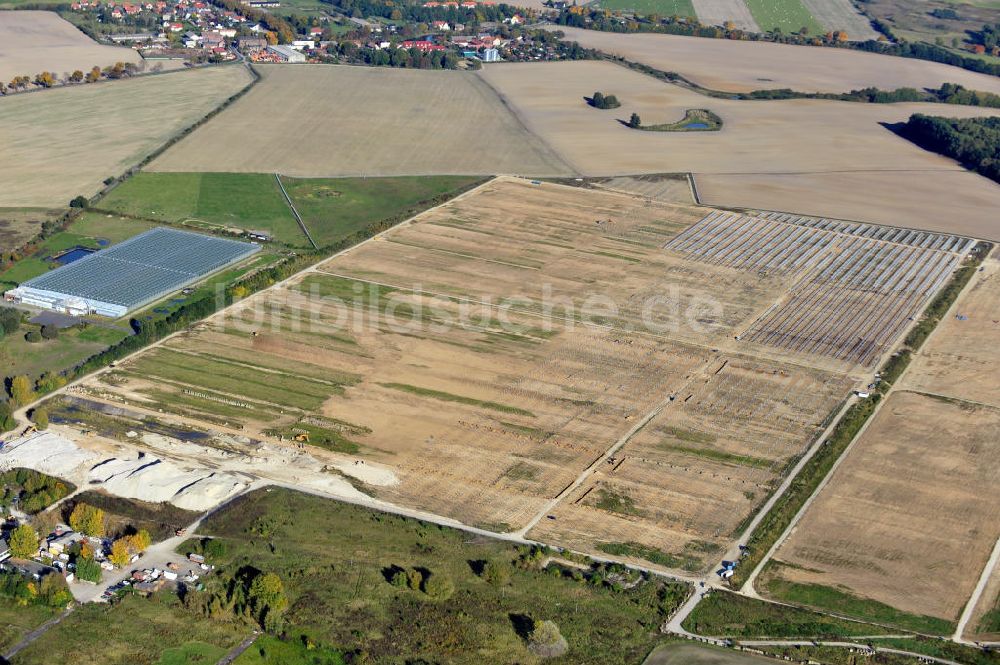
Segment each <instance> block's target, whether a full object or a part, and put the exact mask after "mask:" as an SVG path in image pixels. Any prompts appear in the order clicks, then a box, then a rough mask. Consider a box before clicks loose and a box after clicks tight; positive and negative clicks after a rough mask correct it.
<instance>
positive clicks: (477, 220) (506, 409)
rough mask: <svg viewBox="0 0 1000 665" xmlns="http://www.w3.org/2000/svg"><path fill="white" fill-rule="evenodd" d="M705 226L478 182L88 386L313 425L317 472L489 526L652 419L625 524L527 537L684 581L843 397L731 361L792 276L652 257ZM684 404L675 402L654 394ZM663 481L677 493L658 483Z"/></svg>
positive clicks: (247, 423)
mask: <svg viewBox="0 0 1000 665" xmlns="http://www.w3.org/2000/svg"><path fill="white" fill-rule="evenodd" d="M704 212H705V210H704V209H698V208H691V207H689V206H683V205H673V204H667V203H660V202H656V201H653V200H651V199H648V198H646V197H643V196H635V195H626V194H621V193H613V192H607V191H601V190H597V189H586V188H582V187H580V188H578V187H568V186H561V185H552V184H540V185H532V184H531V183H530V182H528V181H524V180H516V179H504V178H501V179H498V180H494V181H493V182H491V183H489V184H487V185H484V186H483V187H481V188H479V189H477V190H475V191H474V192H472V193H470V194H468V195H464V196H462V197H459V198H458V199H456V200H454V201H452V202H449V203H447V204H445V205H444V206H441V207H439V208H437V209H434V210H432V211H429V212H427V213H424V214H423V215H421V216H419V217H417V218H416V220H415V221H414V222H412V223H409V224H406V225H403V226H401V227H398V228H397V229H394V230H393V231H392V232H390V233H389V234H387V235H386V236H383V237H381V238H380V239H378V240H375V241H372V242H369V243H366V244H365V245H363V246H361V247H358V248H356V249H353V250H351V251H349V252H347V253H346V254H343V255H341V256H338V257H336V258H334V259H332V260H330V261H328V262H326V263H324V264H321V265H320V266H318V267H317V268H316V269H314V270H312V271H310V272H309V273H307V274H305V275H303V276H302V277H301V278H300V279H298V280H297V281H295V282H293V283H292V284H290V285H286V286H285V287H282V288H281V289H272V290H269V291H266V292H262V293H260V294H258V295H256V296H252V297H250V298H248V299H247V300H246V301H245V302H244V304H243V306H241V307H240V308H239V310H240V311H239V313H236V314H233V315H231V316H229V317H225V318H223V317H214V318H212V319H210V320H208V321H207V322H205V323H204V324H201V325H200V326H199V327H198V329H197V330H196V331H195V332H192V333H190V334H187V335H183V336H178V337H176V338H174V339H172V340H170V341H169V342H167V343H166V344H165V345H164V346H162V347H161V348H158V349H155V350H152V351H149V352H146V353H143V354H140V355H139V356H137V357H136V358H134V359H131V360H129V361H128V362H125V363H122V364H121V365H119V366H118V367H117V368H115V370H114V371H113V372H111V373H109V374H105V375H103V376H102V377H99V378H95V379H91V380H90V381H88V382H87V384H86V388H85V390H86V392H87V393H88V394H89V396H90V398H93V399H98V400H103V401H108V402H111V403H121V402H123V401H124V402H126V403H128V405H129V407H130V408H132V409H142V408H145V409H146V410H147V411H148V412H150V413H160V410H162V412H163V413H162V414H161V415H162V416H163V417H180V418H182V419H183V420H184V421H185V422H192V423H196V424H198V426H200V427H203V428H207V429H210V430H214V431H223V432H239V433H240V434H242V435H246V436H251V437H258V438H261V439H263V440H271V439H273V438H274V437H276V436H283V437H285V438H286V439H287V438H289V437H292V436H293V435H295V434H296V433H309V435H310V437H311V440H310V443H311V444H313V447H317V448H326V449H327V450H329V451H330V453H336V454H337V455H335V456H331V457H330V459H331V461H333V460H339V461H340V463H343V462H344V459H345V457H344V455H348V456H349V457H347V458H346V459H347V460H353V459H359V458H360V459H365V460H369V461H371V462H372V463H376V462H377V463H379V464H382V465H385V466H387V467H388V468H389V469H391V471H392V473H393V475H394V476H395V477H397V478H399V483H398V484H396V485H392V486H380V487H378V488H377V490H376V493H377V496H378V498H380V499H384V500H388V501H392V502H395V503H398V504H402V505H406V506H411V507H415V508H420V509H424V510H429V511H433V512H435V513H438V514H441V515H446V516H450V517H453V518H456V519H459V520H462V521H464V522H466V523H469V524H477V525H481V526H485V527H488V528H492V529H497V530H502V531H506V530H516V529H517V528H519V527H521V526H523V525H525V524H526V523H527V522H529V520H531V519H532V518H534V517H535V516H536V515H537V514H538V513H539V511H540V510H542V508H543V507H544V506H545V505H546V503H547V502H548V500H550V499H551V498H553V497H555V496H557V495H558V494H559V493H560V492H561V491H562V490H563V489H564V488H565V487H567V486H568V485H569V484H570V483H571V482H573V481H574V479H575V478H576V477H577V475H578V474H580V473H581V472H582V471H583V470H584V469H586V468H587V467H588V466H589V465H590V464H591V463H592V462H593V461H594V459H596V458H597V457H599V456H600V455H602V454H603V453H604V452H605V451H606V450H607V449H608V448H609V447H610V446H611V445H612V444H613V443H614V442H616V441H618V440H619V439H621V438H622V437H623V436H626V435H628V434H629V433H630V432H631V430H633V429H635V427H636V426H637V424H639V423H643V422H645V419H650V420H652V422H651V424H650V427H653V428H654V429H653V430H651V431H650V432H649V434H648V436H647V435H646V434H645V433H644V434H643V436H644V437H645V438H644V439H637V440H636V441H637V442H636V444H635V448H634V450H633V449H632V448H631V446H632V444H631V443H629V444H628V446H626V449H625V450H626V464H625V466H624V467H621V468H619V469H618V470H617V471H616V472H615V473H616V474H617V475H614V477H613V478H611V480H608V479H606V478H605V475H606V473H603V472H602V473H601V474H599V475H598V476H596V477H595V478H594V480H595V481H596V482H598V483H602V484H606V483H609V482H613V483H619V482H621V483H627V484H628V486H629V488H630V490H629V491H630V492H632V493H634V496H632V495H630V496H631V498H634V501H635V504H636V505H638V506H642V511H643V512H642V514H627V515H624V516H622V515H620V514H617V515H616V514H615V513H614V512H613V511H612V512H607V511H606V508H607V504H606V502H602V503H601V504H600V505H594V506H591V505H590V504H586V503H585V504H584V507H585V508H586V509H587V511H584V510H582V509H575V508H574V507H569V508H567V509H566V510H567V512H566V513H565V514H563V513H562V512H559V513H557V514H558V515H563V516H562V517H559V519H558V520H556V521H553V520H542V521H543V524H541V525H540V526H539V529H538V530H537V531H538V532H539V533H542V534H547V535H552V536H553V537H554V538H555V539H556V540H557V541H558V542H565V543H568V544H572V545H575V546H579V547H581V548H586V549H591V550H593V549H594V548H596V547H598V546H599V545H600V544H601V543H607V542H612V543H616V542H622V543H628V542H632V541H635V542H640V543H643V544H644V545H645V546H647V547H649V548H651V550H650V552H653V551H655V552H660V555H653V554H650V552H640V553H639V554H638V555H635V556H634V557H633V558H635V559H636V560H638V559H639V558H645V559H647V560H648V558H649V557H650V556H653V558H654V559H656V560H657V561H659V565H661V566H664V567H669V568H686V569H688V570H693V569H700V568H703V567H704V566H706V565H707V564H708V562H709V561H710V560H711V558H712V557H713V556H714V552H715V551H716V550H717V549H719V548H720V547H721V546H722V544H723V543H725V542H726V541H727V539H728V538H729V537H730V535H731V531H732V528H733V526H734V525H735V524H736V523H738V522H740V521H741V520H742V519H743V518H745V517H746V515H747V514H748V513H749V512H750V510H752V508H753V506H754V505H756V503H757V502H759V501H761V500H763V498H764V496H765V495H766V493H767V491H768V489H769V488H770V486H771V484H772V483H773V482H774V481H775V480H776V479H777V478H778V477H779V476H780V473H781V471H782V469H783V468H784V464H785V463H786V462H787V459H788V458H789V457H790V456H793V455H795V454H798V453H799V452H801V449H802V448H803V446H804V445H805V444H806V443H807V442H808V440H809V439H810V437H811V436H812V434H813V432H814V430H815V427H816V425H817V424H818V423H819V422H820V421H821V420H822V418H823V417H825V416H826V415H827V412H828V411H829V410H830V409H831V408H832V407H833V405H834V403H835V402H836V401H838V400H839V399H841V398H842V397H843V393H845V392H846V389H847V385H848V384H847V383H846V381H847V379H846V376H845V374H844V372H843V371H840V372H835V371H828V370H825V369H822V368H820V367H815V368H810V367H806V366H804V365H799V366H797V367H794V368H793V367H785V366H784V365H783V363H782V360H781V358H782V356H781V355H780V354H779V353H778V352H777V351H775V352H774V353H771V354H770V355H769V354H767V353H762V354H761V355H760V356H759V357H757V358H751V357H747V356H745V355H743V354H740V353H739V352H738V351H737V350H736V349H735V348H734V346H733V344H734V343H733V341H732V338H733V331H734V330H736V329H738V328H740V327H741V326H744V325H746V323H747V322H748V321H751V320H753V319H754V318H755V317H756V316H759V314H760V312H762V311H763V310H764V309H765V308H766V307H768V306H769V305H770V304H771V303H772V302H773V299H774V298H775V294H776V293H780V292H781V291H783V290H786V289H787V288H788V287H789V285H790V281H791V279H790V278H789V277H786V276H776V277H773V278H768V277H762V276H759V275H757V274H754V273H747V272H740V271H737V270H734V269H731V268H728V267H725V266H714V265H709V264H703V263H698V262H692V261H688V260H686V259H684V258H683V257H679V256H677V255H674V254H672V253H668V252H664V251H662V249H661V247H662V245H663V243H664V242H665V241H667V240H669V239H670V238H671V237H673V236H674V235H676V234H677V233H678V232H680V231H682V230H683V229H685V228H687V227H688V226H689V225H690V224H692V223H693V222H695V221H696V220H697V219H699V218H700V217H701V216H702V215H703V214H704ZM654 296H665V297H666V301H661V300H654V299H653V297H654ZM598 297H599V298H598ZM649 303H652V305H651V306H649V307H648V308H647V305H649ZM716 303H717V304H718V307H715V306H714V304H716ZM675 305H679V306H675ZM707 305H712V306H707ZM585 321H589V322H590V324H591V325H586V324H585V323H584V322H585ZM815 360H816V364H817V365H818V366H820V365H824V363H823V361H822V359H819V358H817V359H815ZM720 364H721V366H722V367H725V368H726V369H725V371H720V369H719V368H720ZM796 386H798V387H800V388H802V389H801V390H795V387H796ZM789 387H790V388H791V389H792V390H793V394H794V397H783V396H781V395H782V393H781V390H782V389H785V388H789ZM744 389H747V390H748V395H751V396H748V397H738V393H740V391H742V390H744ZM685 390H687V391H688V392H689V393H691V394H692V395H694V396H693V397H692V398H690V399H688V400H683V403H684V406H680V404H674V403H673V401H671V400H670V399H669V396H670V395H672V394H680V393H682V392H683V391H685ZM685 394H687V393H685ZM675 407H676V408H675ZM165 414H166V415H165ZM672 414H676V415H672ZM763 414H770V417H764V418H763V419H762V420H760V421H759V422H758V420H757V419H758V417H759V416H762V415H763ZM675 420H676V422H677V424H676V425H675V424H673V423H674V421H675ZM734 423H736V424H738V427H737V429H738V430H739V431H738V433H737V431H736V430H732V431H730V430H731V428H732V427H733V425H734ZM695 428H697V429H698V431H702V432H705V433H706V436H707V435H711V436H713V437H715V438H714V439H713V440H711V441H709V440H707V439H705V438H704V437H701V438H699V437H697V436H696V439H697V440H696V442H695V443H691V442H690V441H688V438H690V436H687V438H685V437H686V435H685V434H683V433H681V431H682V429H695ZM725 432H730V433H729V434H726V433H725ZM671 433H673V435H674V437H675V438H674V439H670V440H669V441H668V445H666V446H664V442H665V441H667V440H668V439H669V436H670V435H671ZM692 436H693V435H692ZM318 454H323V453H322V451H320V453H318ZM668 470H669V471H668ZM667 472H669V473H671V474H672V477H674V478H676V479H677V480H678V481H679V482H678V483H676V484H675V485H673V486H672V491H671V492H670V493H664V491H663V489H662V488H663V485H662V484H658V483H656V482H655V478H657V477H661V476H660V474H661V473H667ZM608 473H610V470H609V471H608ZM713 474H714V475H715V476H716V478H715V479H714V480H712V482H711V483H710V482H707V481H708V479H709V478H711V477H712V476H713ZM633 488H634V489H633ZM596 496H597V494H595V493H591V495H590V499H591V500H593V499H594V498H595V497H596ZM664 502H667V503H666V504H664ZM654 506H655V510H652V509H648V507H654ZM707 506H713V507H715V508H718V509H720V510H724V511H726V515H725V517H724V518H723V522H724V523H723V524H720V518H719V517H718V516H717V515H713V514H712V513H711V511H710V510H708V509H707ZM561 510H563V509H562V508H560V511H561ZM647 510H648V512H647ZM595 511H596V512H595ZM602 511H603V512H602ZM668 513H670V514H668ZM553 525H558V528H559V530H558V531H551V528H552V527H553ZM532 533H535V531H533V532H532Z"/></svg>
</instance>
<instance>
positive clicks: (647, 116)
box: [481, 40, 1000, 237]
mask: <svg viewBox="0 0 1000 665" xmlns="http://www.w3.org/2000/svg"><path fill="white" fill-rule="evenodd" d="M706 41H711V40H706ZM481 76H482V77H483V78H484V79H485V80H486V81H487V82H488V83H489V84H490V85H492V86H493V87H494V88H495V89H496V90H497V91H498V92H499V93H500V94H501V96H503V98H504V99H505V101H506V102H507V103H508V104H509V105H510V106H511V107H512V108H513V109H514V110H515V111H516V112H517V113H518V115H519V117H521V118H522V120H523V121H524V123H525V125H526V126H527V127H528V128H529V129H530V130H531V131H532V132H533V133H535V134H536V135H538V136H540V137H541V138H542V139H543V140H544V141H545V142H546V143H548V144H549V145H551V146H552V147H553V148H554V149H555V150H557V151H558V152H559V153H560V154H561V155H562V156H563V158H564V159H565V161H566V162H567V163H569V164H570V165H572V167H573V168H574V169H576V170H577V171H579V172H580V173H583V174H586V175H595V176H596V175H620V174H630V173H633V174H634V173H662V172H683V171H691V172H694V173H695V176H696V181H697V183H698V185H699V189H700V190H701V189H702V183H703V182H706V183H707V184H706V185H705V188H704V191H702V197H703V201H705V202H710V203H711V204H712V205H719V206H741V207H759V208H763V209H772V210H782V211H787V212H795V213H800V214H816V215H829V216H836V217H848V218H854V219H862V220H865V221H874V222H879V223H885V224H891V225H898V226H912V227H917V228H920V227H924V228H934V229H938V230H942V231H945V230H948V231H952V232H955V233H965V234H971V235H976V236H980V237H982V236H987V237H996V236H1000V228H997V222H996V216H995V215H994V214H993V212H992V211H993V210H995V209H996V207H997V205H1000V189H998V188H997V187H996V185H995V184H993V183H992V182H990V181H988V180H987V179H985V178H982V177H980V176H975V175H972V174H969V173H968V172H966V171H965V170H964V169H963V168H962V167H961V166H960V165H958V164H956V163H955V162H954V161H952V160H949V159H946V158H944V157H941V156H939V155H934V154H932V153H929V152H927V151H924V150H922V149H920V148H918V147H916V146H914V145H912V144H910V143H909V142H908V141H906V140H904V139H902V138H900V137H898V136H896V135H895V134H893V133H892V132H891V131H889V130H888V129H886V128H885V127H883V126H882V125H881V124H880V123H894V122H900V121H903V120H905V119H907V118H909V116H910V115H911V114H913V113H931V114H934V113H941V112H943V111H945V110H946V112H947V113H948V115H956V116H984V115H993V114H997V113H998V112H997V111H995V110H990V109H981V108H970V107H948V108H947V109H942V107H941V106H940V105H934V104H891V105H882V104H857V103H849V102H832V101H825V100H785V101H739V100H726V99H709V98H706V97H704V96H702V95H699V94H698V93H695V92H692V91H690V90H687V89H684V88H681V87H678V86H674V85H670V84H666V83H663V82H661V81H659V80H657V79H654V78H652V77H650V76H646V75H643V74H640V73H638V72H635V71H632V70H628V69H626V68H624V67H619V66H617V65H614V64H612V63H609V62H555V63H533V64H530V65H519V64H499V65H491V66H487V67H486V68H485V69H484V70H483V71H482V72H481ZM594 81H601V86H602V87H603V88H604V90H605V91H606V92H607V93H610V94H615V95H616V96H617V97H618V98H619V99H620V100H621V102H622V107H621V108H620V109H616V110H612V111H601V110H597V109H594V108H591V107H589V106H587V105H586V104H585V103H584V102H583V101H582V97H583V96H584V95H589V94H592V93H593V87H594ZM691 108H709V109H710V110H712V111H714V112H715V113H716V114H718V115H719V116H720V117H721V118H722V119H723V122H724V126H723V128H722V130H721V131H718V132H637V131H635V130H632V129H629V128H627V127H625V126H624V125H622V124H621V123H620V122H618V120H620V119H627V118H628V116H629V114H630V113H631V112H633V111H634V112H637V113H638V114H639V115H640V117H641V118H642V121H643V123H644V124H657V123H663V122H671V121H675V120H678V119H680V118H681V117H683V115H684V112H685V110H686V109H691ZM789 146H794V149H790V148H789ZM790 176H791V177H793V178H798V177H803V178H807V179H813V180H812V181H813V182H814V183H815V184H816V185H817V186H816V187H815V188H813V189H810V190H802V191H797V190H796V189H795V188H794V187H788V186H785V187H782V186H780V185H782V184H783V183H784V181H785V179H787V178H789V177H790ZM715 178H720V179H721V182H724V183H726V185H725V186H720V185H717V184H713V183H714V182H716V181H714V180H713V179H715ZM742 178H747V179H748V180H749V182H748V184H747V185H746V186H744V187H736V186H732V187H730V186H729V185H731V184H732V183H737V184H738V183H739V182H740V179H742ZM772 178H773V179H774V180H773V181H774V182H776V183H778V185H779V186H777V187H774V188H773V189H772V190H771V191H769V192H768V195H766V196H765V195H764V194H763V193H762V192H758V191H755V188H757V187H762V186H767V185H770V184H771V182H772ZM828 180H829V182H830V183H831V185H830V187H829V188H827V186H826V184H825V183H826V182H827V181H828ZM847 183H849V184H850V185H855V186H856V187H855V189H854V191H853V192H852V193H851V195H850V196H848V197H845V196H844V193H845V190H847ZM903 183H905V186H900V185H901V184H903ZM845 198H846V203H845V202H844V201H845ZM863 200H871V201H874V202H875V204H873V206H872V212H871V214H868V213H866V212H865V211H864V210H859V208H860V206H852V203H854V202H858V201H863ZM921 204H922V205H921ZM956 205H957V206H958V207H959V212H960V213H963V214H962V215H961V216H956V215H955V214H954V213H955V208H954V206H956ZM838 211H843V212H860V213H862V214H857V215H845V214H837V212H838ZM991 234H992V235H991Z"/></svg>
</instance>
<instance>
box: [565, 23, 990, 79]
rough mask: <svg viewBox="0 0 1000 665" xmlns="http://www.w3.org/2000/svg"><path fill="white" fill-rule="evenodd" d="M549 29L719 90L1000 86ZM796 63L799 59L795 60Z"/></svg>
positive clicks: (666, 39) (853, 54)
mask: <svg viewBox="0 0 1000 665" xmlns="http://www.w3.org/2000/svg"><path fill="white" fill-rule="evenodd" d="M800 27H801V26H800ZM548 29H550V30H556V29H558V30H562V31H563V32H565V33H566V40H567V41H572V42H579V43H580V45H581V46H585V47H588V48H595V49H598V50H600V51H604V52H605V53H609V54H613V55H619V56H622V57H624V58H626V59H627V60H632V61H635V62H641V63H644V64H646V65H649V66H650V67H655V68H656V69H661V70H664V71H673V72H678V73H680V74H683V75H684V76H685V77H686V78H688V79H690V80H692V81H694V82H695V83H698V84H700V85H702V86H704V87H706V88H711V89H713V90H727V91H730V92H748V91H750V90H761V89H769V88H792V89H793V90H797V91H800V92H847V91H849V90H853V89H856V88H865V87H868V86H874V87H876V88H882V89H891V88H899V87H913V88H925V87H935V88H936V87H939V86H940V85H941V84H942V83H960V84H962V85H964V86H965V87H967V88H971V89H973V90H983V91H986V92H994V93H1000V80H998V79H997V78H996V77H993V76H987V75H986V74H977V73H975V72H969V71H966V70H964V69H960V68H958V67H951V66H949V65H942V64H939V63H934V62H927V61H924V60H912V59H908V58H896V57H892V56H885V55H879V54H877V53H863V52H861V51H848V50H843V49H834V48H825V47H818V46H793V45H790V44H772V43H768V42H744V41H730V40H725V39H702V38H699V37H684V36H680V35H655V34H625V33H613V32H599V31H597V30H584V29H582V28H569V27H565V26H550V27H549V28H548ZM789 62H794V63H795V66H794V67H789V66H788V63H789ZM591 87H593V86H591ZM590 92H593V90H591V91H590Z"/></svg>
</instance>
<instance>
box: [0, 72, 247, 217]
mask: <svg viewBox="0 0 1000 665" xmlns="http://www.w3.org/2000/svg"><path fill="white" fill-rule="evenodd" d="M249 82H250V76H249V74H248V73H247V72H246V70H245V69H244V68H243V67H240V66H227V67H211V68H208V69H197V70H190V71H181V72H173V73H169V74H162V75H157V76H148V77H139V78H135V79H131V80H124V81H114V82H110V83H100V84H92V85H85V86H79V87H73V88H61V89H58V90H48V91H45V92H40V93H34V94H28V95H16V96H13V97H9V98H6V99H2V100H0V128H2V129H0V140H2V142H3V145H4V156H5V159H4V160H2V161H0V182H3V183H4V187H3V188H2V189H0V206H53V205H65V204H67V203H68V202H69V200H70V199H72V198H73V197H74V196H77V195H78V194H83V195H87V196H89V195H92V194H94V193H95V192H97V191H98V189H100V187H101V181H102V180H104V179H105V178H107V177H109V176H118V175H120V174H121V173H122V172H123V171H124V170H125V169H126V168H128V167H129V166H131V165H133V164H135V163H137V162H139V161H141V160H142V159H143V158H144V157H145V156H146V155H148V154H149V153H151V152H152V151H153V150H155V149H156V148H158V147H159V146H160V145H162V144H163V143H164V142H165V141H166V140H168V139H169V138H170V137H172V136H174V135H175V134H177V133H178V132H180V131H181V130H183V129H184V128H186V127H188V126H190V125H191V124H192V123H194V122H196V121H197V120H199V119H201V118H202V117H204V115H205V114H206V113H208V112H209V111H211V110H212V109H213V108H215V107H216V106H217V105H218V104H220V103H221V102H222V101H224V100H225V99H227V98H228V97H230V96H232V95H233V94H235V93H236V92H238V91H239V90H240V89H241V88H243V87H244V86H245V85H247V84H248V83H249Z"/></svg>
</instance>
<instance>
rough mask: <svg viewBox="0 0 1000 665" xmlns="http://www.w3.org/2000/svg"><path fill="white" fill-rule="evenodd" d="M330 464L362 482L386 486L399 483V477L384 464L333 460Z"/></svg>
mask: <svg viewBox="0 0 1000 665" xmlns="http://www.w3.org/2000/svg"><path fill="white" fill-rule="evenodd" d="M330 466H332V467H334V468H335V469H337V470H338V471H340V472H341V473H343V474H344V475H345V476H351V477H352V478H357V479H358V480H360V481H361V482H363V483H368V484H369V485H377V486H379V487H388V486H390V485H396V484H398V483H399V478H397V477H396V474H395V473H393V472H392V470H391V469H387V468H386V467H384V466H377V465H374V464H370V463H368V462H363V461H362V462H335V463H334V464H331V465H330Z"/></svg>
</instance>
